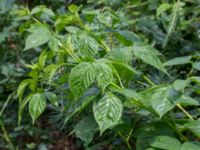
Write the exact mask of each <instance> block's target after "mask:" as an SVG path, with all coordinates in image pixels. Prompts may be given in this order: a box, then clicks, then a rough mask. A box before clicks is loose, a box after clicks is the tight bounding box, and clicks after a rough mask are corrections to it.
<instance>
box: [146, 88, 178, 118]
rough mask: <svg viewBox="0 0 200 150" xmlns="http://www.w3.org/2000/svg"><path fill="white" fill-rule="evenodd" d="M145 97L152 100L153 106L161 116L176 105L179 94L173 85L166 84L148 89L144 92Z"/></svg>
mask: <svg viewBox="0 0 200 150" xmlns="http://www.w3.org/2000/svg"><path fill="white" fill-rule="evenodd" d="M143 98H144V99H148V100H149V101H150V102H151V106H152V108H153V109H154V110H155V111H156V112H157V113H158V114H159V116H160V118H161V117H162V116H163V115H164V114H166V113H167V112H168V111H170V110H171V109H172V108H173V107H174V106H175V99H176V98H178V95H177V93H176V91H174V90H173V88H172V87H171V86H164V87H160V88H155V89H154V90H150V91H147V92H146V93H144V94H143Z"/></svg>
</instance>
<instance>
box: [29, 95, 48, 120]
mask: <svg viewBox="0 0 200 150" xmlns="http://www.w3.org/2000/svg"><path fill="white" fill-rule="evenodd" d="M45 108H46V99H45V96H44V95H43V94H42V93H37V94H34V95H32V96H31V98H30V102H29V112H30V115H31V118H32V120H33V123H34V122H35V120H36V119H37V118H38V117H39V116H40V115H41V114H42V112H43V111H44V110H45Z"/></svg>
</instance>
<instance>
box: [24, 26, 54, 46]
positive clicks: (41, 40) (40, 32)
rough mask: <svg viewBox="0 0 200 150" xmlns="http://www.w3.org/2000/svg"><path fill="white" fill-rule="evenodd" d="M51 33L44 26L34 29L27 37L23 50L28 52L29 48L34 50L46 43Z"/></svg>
mask: <svg viewBox="0 0 200 150" xmlns="http://www.w3.org/2000/svg"><path fill="white" fill-rule="evenodd" d="M51 36H52V35H51V32H50V31H49V29H48V28H47V27H45V26H38V27H35V28H34V30H33V31H32V30H31V34H30V35H28V37H27V39H26V43H25V49H24V50H28V49H31V48H36V47H38V46H41V45H43V44H45V43H47V42H48V41H49V40H50V39H51Z"/></svg>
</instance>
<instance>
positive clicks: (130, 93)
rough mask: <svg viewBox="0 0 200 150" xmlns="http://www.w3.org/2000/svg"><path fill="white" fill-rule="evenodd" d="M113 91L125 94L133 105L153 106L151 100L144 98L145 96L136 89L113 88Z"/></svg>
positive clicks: (147, 107)
mask: <svg viewBox="0 0 200 150" xmlns="http://www.w3.org/2000/svg"><path fill="white" fill-rule="evenodd" d="M112 91H113V92H117V93H120V94H122V95H124V96H125V97H126V98H128V101H129V102H130V104H132V105H133V106H138V107H142V108H146V109H149V107H150V106H151V103H150V102H149V100H147V99H143V97H142V96H141V95H140V94H139V93H137V92H136V91H134V90H131V89H124V88H123V89H113V90H112Z"/></svg>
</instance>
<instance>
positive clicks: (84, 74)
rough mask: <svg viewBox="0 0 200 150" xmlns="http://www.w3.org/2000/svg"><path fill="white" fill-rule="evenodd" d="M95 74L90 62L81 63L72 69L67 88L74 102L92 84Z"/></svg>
mask: <svg viewBox="0 0 200 150" xmlns="http://www.w3.org/2000/svg"><path fill="white" fill-rule="evenodd" d="M96 73H97V72H96V70H95V66H94V64H93V63H90V62H82V63H80V64H78V65H76V66H75V67H74V68H73V69H72V71H71V73H70V75H69V86H70V90H71V92H72V93H73V95H74V98H75V99H76V100H78V99H79V98H80V97H81V96H82V94H83V93H84V92H85V91H86V90H87V89H88V87H89V86H90V85H91V84H92V83H93V82H94V80H95V77H96Z"/></svg>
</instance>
